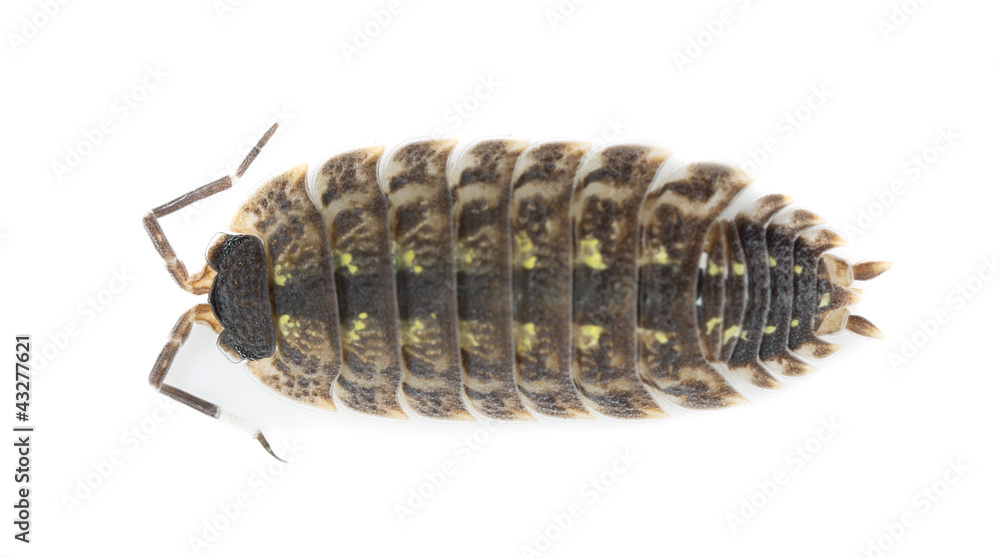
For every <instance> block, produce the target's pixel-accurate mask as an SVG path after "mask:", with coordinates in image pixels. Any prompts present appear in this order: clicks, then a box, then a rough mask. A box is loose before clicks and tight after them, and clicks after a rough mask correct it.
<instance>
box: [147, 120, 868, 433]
mask: <svg viewBox="0 0 1000 558" xmlns="http://www.w3.org/2000/svg"><path fill="white" fill-rule="evenodd" d="M271 133H273V128H272V130H271V131H270V132H269V133H268V135H267V136H265V138H264V139H263V140H262V141H261V143H260V144H258V147H257V148H255V151H254V152H253V153H251V155H250V156H248V158H247V161H245V163H244V165H242V166H241V168H240V171H238V172H237V175H236V176H237V177H238V176H239V175H241V174H242V172H243V171H244V170H245V168H246V165H248V164H249V161H250V160H252V158H253V156H255V155H256V152H257V151H259V148H260V147H261V146H262V145H263V143H264V142H265V141H266V140H267V138H268V137H270V134H271ZM455 145H456V142H455V141H454V140H421V141H413V142H409V143H406V144H404V145H402V146H400V147H398V148H396V149H395V150H393V151H392V152H390V153H388V154H384V153H383V148H382V147H369V148H363V149H355V150H350V151H345V152H342V153H339V154H337V155H335V156H333V157H331V158H329V159H327V160H326V161H324V162H323V163H321V164H320V165H319V166H318V168H317V169H316V170H315V172H314V173H313V175H312V176H309V172H308V167H307V166H306V165H299V166H296V167H293V168H291V169H289V170H287V171H285V172H282V173H280V174H278V175H276V176H274V177H272V178H269V179H267V180H265V181H264V182H263V183H261V184H260V185H259V186H258V187H257V189H256V190H255V192H254V193H253V194H252V195H251V197H250V198H249V199H248V200H247V201H246V203H244V205H243V206H242V207H241V208H240V209H239V210H238V211H237V214H236V216H235V217H234V219H233V221H232V223H231V227H230V228H231V230H232V232H233V233H235V234H222V235H220V236H218V237H217V238H216V240H214V241H213V243H212V244H211V245H210V247H209V250H208V257H207V259H208V265H207V266H206V268H205V270H204V271H202V272H201V273H199V274H197V275H196V276H194V277H193V278H189V277H188V276H187V272H186V271H184V270H183V264H181V263H180V262H179V261H178V260H177V259H176V256H174V254H173V251H172V250H171V249H170V247H169V244H168V243H167V242H166V239H165V237H164V236H163V233H162V230H161V229H160V228H159V225H158V223H157V221H156V218H157V217H160V216H162V215H165V214H167V213H170V212H171V211H174V210H176V209H177V208H179V207H182V206H183V205H185V204H186V203H190V202H191V201H194V200H195V199H200V198H201V197H205V196H207V195H211V194H212V193H214V192H215V191H218V190H220V189H224V188H225V187H228V185H229V184H231V180H230V181H229V182H228V183H227V184H223V185H221V186H216V187H214V189H213V187H212V186H213V185H212V184H210V185H208V186H206V187H203V189H201V190H200V191H196V192H193V193H192V194H191V195H189V196H187V197H184V198H179V199H178V200H175V202H171V203H170V204H166V205H165V206H162V207H161V208H158V209H157V210H154V211H153V212H151V213H150V215H148V216H147V220H146V224H147V229H148V230H149V232H150V235H151V237H152V238H153V241H154V243H155V244H156V245H157V247H158V249H159V250H160V252H161V254H163V255H164V258H165V259H166V260H167V264H168V268H169V269H170V270H171V272H172V273H173V274H174V276H175V278H177V280H178V282H179V283H180V284H181V285H182V286H183V287H184V288H186V289H188V290H189V291H191V292H193V293H196V294H200V293H206V292H207V293H208V294H209V304H208V305H199V306H196V307H195V308H193V309H192V310H191V311H189V312H188V313H187V314H185V316H183V317H182V318H181V320H180V321H179V322H178V325H177V327H176V328H175V331H174V336H173V338H172V340H171V343H168V345H167V347H165V349H164V352H163V353H162V354H161V357H160V359H159V360H158V361H157V365H156V366H155V367H154V369H153V372H152V374H151V376H150V380H151V382H152V383H153V384H154V386H156V387H157V388H158V389H160V390H161V391H163V392H164V393H167V394H168V395H170V396H172V397H175V398H177V399H179V400H181V401H184V402H185V403H187V404H189V405H191V406H194V407H196V408H199V409H200V410H202V411H204V412H206V413H208V414H211V415H213V416H216V417H219V418H227V416H228V415H227V414H226V413H225V411H223V410H221V409H218V408H217V407H215V406H214V405H212V404H210V403H207V402H205V401H203V400H200V399H198V398H196V397H194V396H191V395H190V394H186V393H184V392H180V391H179V390H176V389H175V388H171V387H170V386H168V385H166V384H164V383H163V378H164V376H165V374H166V371H167V369H168V368H169V364H170V361H171V360H172V358H173V355H174V353H175V352H176V350H177V348H178V347H179V346H180V344H181V343H183V340H184V339H185V338H186V336H187V333H188V331H189V330H190V324H191V323H192V322H193V321H202V322H204V323H207V324H209V325H211V326H212V327H213V328H214V329H215V330H216V331H217V332H219V333H220V337H219V346H220V348H222V349H223V351H224V352H226V353H227V354H228V355H230V356H231V357H232V358H233V360H244V359H245V360H247V366H248V368H249V370H250V372H251V373H252V374H253V375H254V376H255V377H256V378H257V379H258V380H259V381H260V382H261V383H262V384H263V385H265V386H267V387H268V388H269V389H271V390H273V391H275V392H276V393H278V394H279V395H281V396H283V397H286V398H288V399H291V400H294V401H298V402H300V403H303V404H306V405H310V406H313V407H316V408H320V409H326V410H334V409H336V408H337V407H338V405H342V406H345V407H347V408H349V409H351V410H353V411H356V412H359V413H363V414H368V415H375V416H380V417H387V418H405V417H406V416H407V414H408V413H413V414H416V415H419V416H423V417H427V418H433V419H448V420H472V419H473V418H474V416H475V415H480V416H484V417H487V418H489V419H493V420H506V421H530V420H534V416H536V415H541V416H548V417H555V418H564V419H581V418H591V417H593V416H594V415H595V414H596V415H602V416H606V417H611V418H622V419H643V418H655V417H663V416H666V414H667V413H666V412H665V411H664V408H665V407H666V406H667V405H670V404H672V405H678V406H680V407H685V408H692V409H709V408H720V407H728V406H733V405H738V404H740V403H743V402H745V399H744V397H743V396H742V395H741V394H740V392H739V391H738V390H737V389H736V387H735V386H734V383H737V384H738V383H739V382H745V383H748V384H751V385H753V386H756V387H758V388H763V389H775V388H779V387H781V385H782V384H781V383H780V382H779V381H778V377H780V376H802V375H805V374H808V373H810V372H811V371H812V370H813V367H812V366H811V365H810V364H808V363H807V362H806V361H805V360H803V359H802V358H800V357H809V358H824V357H827V356H829V355H831V354H833V353H834V352H836V350H837V349H838V347H837V346H835V345H832V344H830V343H829V342H827V341H824V340H822V339H820V336H822V335H826V334H831V333H836V332H840V331H843V330H844V329H848V330H851V331H853V332H856V333H859V334H862V335H867V336H878V334H879V333H878V330H877V329H876V328H875V327H874V326H873V325H871V323H870V322H868V321H867V320H865V319H863V318H860V317H858V316H852V315H850V313H849V311H848V310H847V307H848V306H849V305H851V304H854V303H855V302H857V299H858V291H857V290H855V289H853V288H852V287H851V286H850V285H851V283H852V282H853V281H854V280H855V279H859V280H865V279H870V278H872V277H875V276H877V275H878V274H880V273H882V272H883V271H885V270H886V269H887V268H888V264H884V263H881V262H871V263H865V264H858V265H854V266H852V265H850V264H848V263H847V262H845V261H844V260H842V259H840V258H837V257H835V256H832V255H830V254H827V251H828V250H830V249H831V248H833V247H836V246H839V245H841V244H842V239H841V238H840V237H839V236H837V235H836V234H835V233H833V232H832V231H830V230H827V229H823V228H820V227H818V225H819V224H820V219H819V218H818V217H817V216H816V215H814V214H812V213H810V212H808V211H805V210H785V208H786V207H787V206H788V205H789V203H790V200H789V199H788V198H786V197H785V196H780V195H770V196H764V197H762V198H760V199H758V200H756V201H753V202H751V203H749V204H748V205H747V206H746V207H744V208H743V209H742V210H741V211H739V212H738V213H737V214H736V215H735V217H734V218H732V219H729V218H726V219H723V218H720V217H721V216H722V215H723V213H724V212H726V211H727V209H728V208H729V207H730V205H731V204H732V203H733V200H734V199H735V198H736V197H737V196H738V195H739V194H740V193H741V192H742V191H743V190H744V189H745V188H746V186H747V185H748V184H749V182H750V179H749V177H748V176H747V175H745V174H744V173H743V172H742V171H740V170H738V169H734V168H731V167H727V166H723V165H718V164H711V163H693V164H676V163H674V162H673V161H672V160H671V152H670V151H669V150H667V149H664V148H660V147H655V146H647V145H613V146H607V147H603V148H601V149H596V150H589V151H588V149H589V145H588V144H586V143H579V142H565V141H553V142H544V143H538V144H533V145H532V144H529V143H528V142H525V141H522V140H518V139H491V140H484V141H480V142H476V143H473V144H472V145H470V146H469V147H467V148H466V149H464V150H462V151H461V152H458V151H455ZM380 162H381V165H380ZM224 180H229V179H224ZM213 184H216V183H213ZM178 269H179V270H180V271H178ZM727 370H728V372H729V373H731V375H732V376H735V377H736V378H739V380H737V381H736V382H731V381H730V380H728V379H727V377H726V376H727V372H726V371H727ZM230 418H231V417H230ZM256 433H257V434H258V439H259V440H261V442H262V443H264V444H265V447H266V446H267V444H266V442H265V441H264V439H263V436H262V435H259V431H256Z"/></svg>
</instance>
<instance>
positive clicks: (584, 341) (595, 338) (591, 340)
mask: <svg viewBox="0 0 1000 558" xmlns="http://www.w3.org/2000/svg"><path fill="white" fill-rule="evenodd" d="M602 333H604V328H603V327H601V326H599V325H585V326H583V327H581V328H580V348H581V349H583V350H585V351H588V350H590V349H593V348H594V347H596V346H597V345H598V344H600V342H601V334H602Z"/></svg>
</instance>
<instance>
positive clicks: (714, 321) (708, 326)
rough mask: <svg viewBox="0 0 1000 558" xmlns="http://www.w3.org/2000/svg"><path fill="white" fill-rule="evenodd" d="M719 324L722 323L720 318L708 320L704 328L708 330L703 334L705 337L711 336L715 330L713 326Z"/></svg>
mask: <svg viewBox="0 0 1000 558" xmlns="http://www.w3.org/2000/svg"><path fill="white" fill-rule="evenodd" d="M721 323H722V318H720V317H718V316H716V317H714V318H712V319H711V320H708V322H707V323H706V324H705V328H706V329H707V330H708V331H707V332H706V333H705V335H712V330H714V329H715V326H717V325H719V324H721Z"/></svg>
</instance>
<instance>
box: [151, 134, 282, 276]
mask: <svg viewBox="0 0 1000 558" xmlns="http://www.w3.org/2000/svg"><path fill="white" fill-rule="evenodd" d="M277 129H278V124H277V123H275V124H274V125H273V126H271V127H270V128H269V129H268V130H267V132H265V133H264V137H262V138H260V141H258V142H257V145H255V146H253V149H251V150H250V153H248V154H247V156H246V157H245V158H244V159H243V162H242V163H240V166H239V168H237V169H236V173H235V176H232V177H230V176H226V177H223V178H220V179H218V180H216V181H214V182H211V183H209V184H206V185H204V186H202V187H200V188H197V189H195V190H192V191H191V192H188V193H187V194H184V195H183V196H181V197H179V198H177V199H175V200H172V201H169V202H167V203H165V204H163V205H161V206H159V207H157V208H154V209H153V210H152V211H150V212H149V213H147V214H146V217H145V218H143V220H142V223H143V225H144V226H145V227H146V232H147V233H149V238H150V240H152V241H153V246H155V247H156V251H157V252H159V253H160V257H162V258H163V261H164V262H166V264H167V271H169V272H170V274H171V275H172V276H173V277H174V280H176V281H177V284H178V285H180V286H181V288H182V289H184V290H185V291H187V292H189V293H191V294H196V295H201V294H207V293H208V289H209V287H210V286H211V285H212V278H213V277H214V275H215V272H214V271H212V269H211V268H209V267H208V266H205V268H204V269H202V270H201V271H200V272H198V273H196V274H195V275H194V277H189V276H188V272H187V268H186V267H185V266H184V262H182V261H181V260H179V259H178V258H177V254H176V253H175V252H174V249H173V247H172V246H170V242H169V241H168V240H167V236H166V234H164V232H163V229H162V228H161V227H160V222H159V218H160V217H163V216H164V215H170V214H171V213H173V212H175V211H178V210H180V209H183V208H185V207H187V206H189V205H191V204H193V203H195V202H197V201H200V200H203V199H205V198H207V197H209V196H214V195H215V194H218V193H219V192H223V191H225V190H228V189H229V188H231V187H232V186H233V182H235V180H237V179H239V178H240V177H241V176H243V173H245V172H246V170H247V167H249V166H250V163H252V162H253V160H254V159H256V158H257V155H258V154H259V153H260V150H261V149H263V147H264V145H265V144H266V143H267V140H269V139H271V136H272V135H274V131H275V130H277Z"/></svg>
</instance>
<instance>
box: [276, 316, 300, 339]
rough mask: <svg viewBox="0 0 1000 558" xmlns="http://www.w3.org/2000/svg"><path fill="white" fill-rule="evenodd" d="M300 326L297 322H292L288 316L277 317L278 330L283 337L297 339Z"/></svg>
mask: <svg viewBox="0 0 1000 558" xmlns="http://www.w3.org/2000/svg"><path fill="white" fill-rule="evenodd" d="M300 326H301V324H300V323H299V322H297V321H294V322H293V321H292V317H291V316H289V315H288V314H282V315H281V316H278V329H279V330H280V331H281V335H282V336H284V337H298V336H299V332H298V331H297V330H298V328H299V327H300Z"/></svg>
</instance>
